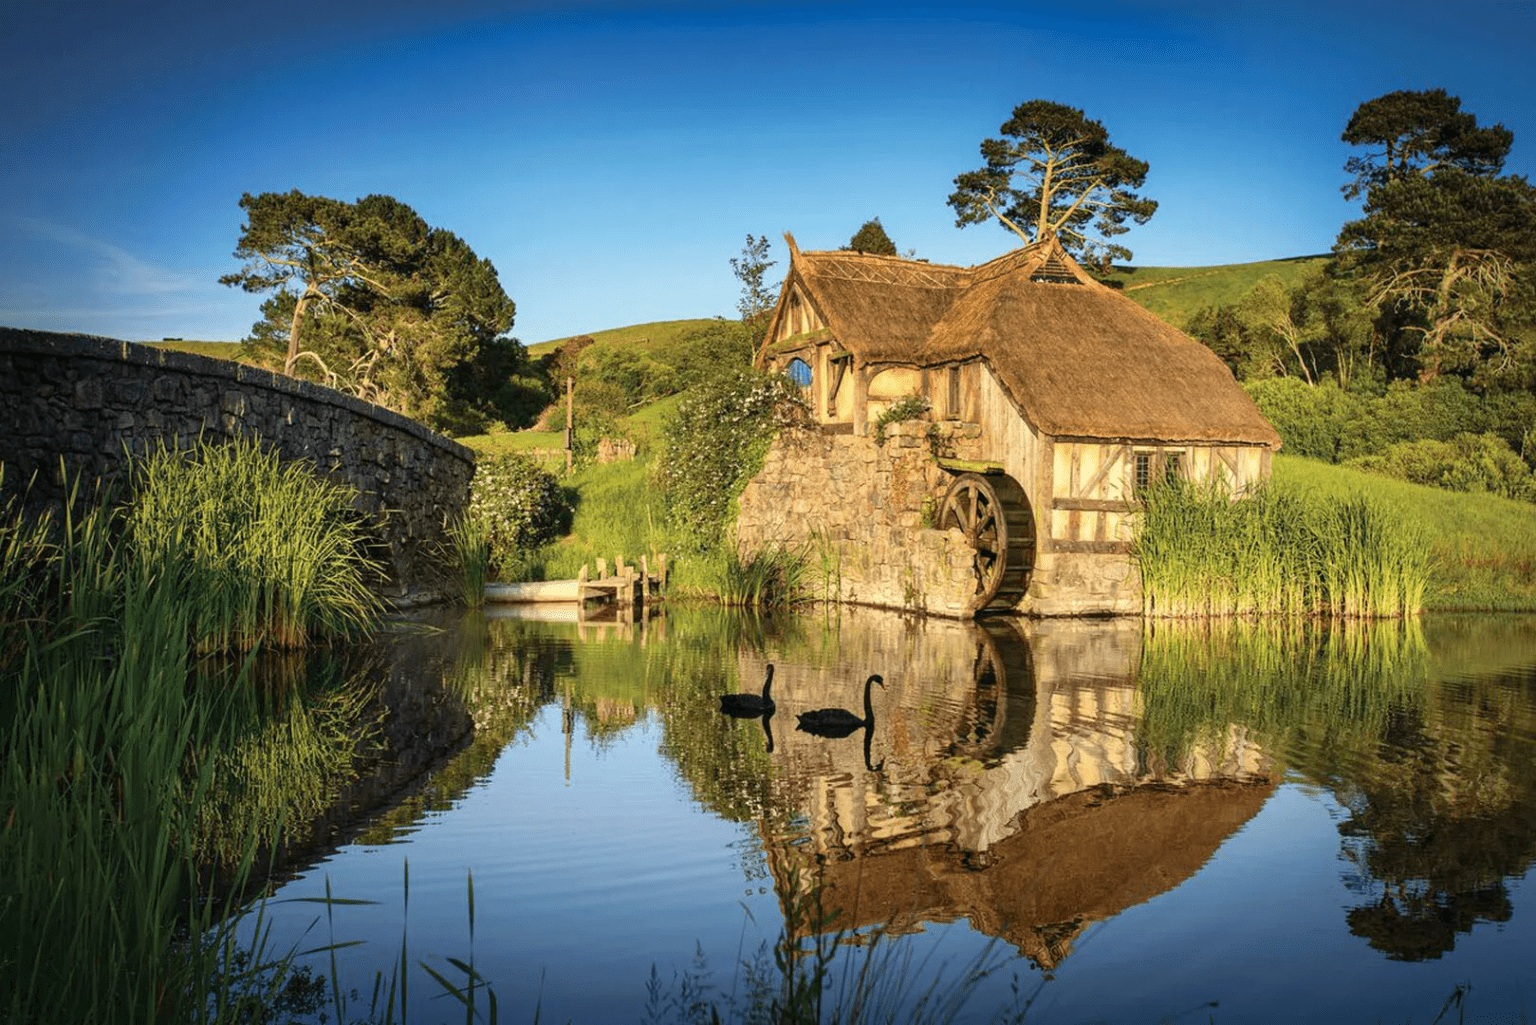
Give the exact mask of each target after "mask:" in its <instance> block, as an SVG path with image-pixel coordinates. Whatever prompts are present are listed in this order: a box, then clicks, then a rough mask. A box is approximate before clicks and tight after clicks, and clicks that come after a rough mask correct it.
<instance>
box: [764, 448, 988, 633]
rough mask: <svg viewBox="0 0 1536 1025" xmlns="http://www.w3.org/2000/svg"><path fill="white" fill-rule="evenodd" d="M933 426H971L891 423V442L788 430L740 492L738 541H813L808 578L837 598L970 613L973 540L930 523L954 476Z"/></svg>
mask: <svg viewBox="0 0 1536 1025" xmlns="http://www.w3.org/2000/svg"><path fill="white" fill-rule="evenodd" d="M933 427H937V428H938V429H939V431H940V432H941V433H945V434H946V435H947V433H948V432H950V431H958V432H963V430H964V428H963V426H962V425H958V424H957V425H950V424H938V425H934V424H929V423H927V422H926V421H908V422H904V423H897V424H890V425H888V426H887V427H886V433H887V438H886V440H885V443H884V444H883V445H882V444H876V442H875V439H874V438H868V437H859V436H856V435H852V434H826V433H822V432H820V431H818V430H815V429H806V430H799V431H786V432H784V433H783V434H781V435H780V437H779V438H778V439H777V440H776V441H775V442H774V444H773V447H772V448H771V449H769V451H768V455H767V458H766V459H765V460H764V462H763V469H762V472H761V473H759V474H758V475H757V476H756V477H754V478H753V479H752V482H751V483H750V484H748V485H747V488H746V490H745V491H744V492H743V493H742V495H741V499H740V508H741V513H740V516H739V517H738V519H737V524H736V538H737V543H738V544H739V545H740V546H741V547H742V548H743V549H745V550H749V551H750V550H754V549H757V548H760V547H762V546H763V545H766V544H772V543H776V542H778V543H790V544H799V543H808V544H809V551H808V557H809V562H810V565H809V568H808V573H809V577H810V583H811V585H812V588H813V590H816V591H817V592H818V593H819V594H820V595H821V596H822V597H824V598H825V599H827V600H829V601H842V602H851V603H854V604H860V605H875V606H880V607H884V608H892V609H901V610H904V611H912V612H922V613H929V614H932V615H939V616H949V617H957V618H958V617H963V616H967V615H968V614H969V607H970V600H971V597H972V596H973V594H974V593H975V589H976V577H975V573H974V571H973V569H972V553H971V549H970V548H969V547H967V546H966V544H965V540H964V537H963V535H962V534H961V533H960V531H958V530H935V529H932V528H930V527H925V526H924V521H925V517H926V519H928V520H930V521H931V520H932V518H933V516H934V515H935V514H936V513H937V508H936V505H937V499H938V498H940V497H942V496H943V494H944V491H945V489H946V488H947V487H948V486H949V480H950V475H949V474H948V473H946V472H945V471H944V470H942V469H940V468H939V466H938V464H937V463H936V462H935V461H934V458H933V454H932V452H931V451H930V447H929V445H930V442H929V436H928V435H929V429H930V428H933ZM925 506H926V508H925Z"/></svg>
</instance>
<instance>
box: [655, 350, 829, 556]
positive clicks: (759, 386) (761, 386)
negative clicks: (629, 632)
mask: <svg viewBox="0 0 1536 1025" xmlns="http://www.w3.org/2000/svg"><path fill="white" fill-rule="evenodd" d="M807 412H808V407H807V406H806V402H805V397H804V394H803V392H802V390H801V389H800V388H799V387H797V386H796V385H795V384H793V383H792V382H791V381H790V380H789V379H788V378H787V377H784V376H783V375H781V374H775V375H769V374H764V373H761V372H759V371H756V370H747V369H740V370H730V371H726V372H725V373H722V374H719V375H717V376H715V377H712V378H710V379H708V380H705V381H703V382H701V383H700V384H699V385H698V386H697V387H696V388H695V389H694V390H693V391H692V392H691V393H690V394H689V395H688V397H687V398H685V399H684V400H683V401H682V402H681V403H679V405H678V407H677V415H676V416H675V417H674V418H673V419H672V420H670V421H668V422H667V424H666V426H665V427H664V428H663V431H662V439H663V450H662V454H661V458H660V460H659V463H658V483H659V484H660V486H661V489H662V491H663V493H664V494H665V496H666V502H667V515H668V517H669V519H670V520H671V522H672V525H673V527H675V528H676V530H677V532H678V535H679V537H680V538H682V539H683V540H684V541H685V542H687V543H689V544H692V545H693V546H694V547H696V548H697V549H699V550H706V549H710V548H714V547H716V546H717V545H718V544H719V543H720V541H721V539H722V538H723V537H724V534H725V528H726V525H727V523H729V521H730V517H731V503H732V501H733V500H734V499H735V498H736V496H737V495H739V494H741V490H742V488H744V487H746V486H747V481H749V480H751V479H752V477H753V476H754V475H755V474H756V473H757V471H758V470H759V469H761V468H762V464H763V456H764V454H765V453H766V452H767V451H768V444H769V442H771V441H772V440H773V436H774V435H775V434H776V433H777V432H778V431H779V430H780V429H781V428H783V427H787V426H791V425H794V424H798V423H800V422H802V421H803V420H804V418H805V415H806V413H807Z"/></svg>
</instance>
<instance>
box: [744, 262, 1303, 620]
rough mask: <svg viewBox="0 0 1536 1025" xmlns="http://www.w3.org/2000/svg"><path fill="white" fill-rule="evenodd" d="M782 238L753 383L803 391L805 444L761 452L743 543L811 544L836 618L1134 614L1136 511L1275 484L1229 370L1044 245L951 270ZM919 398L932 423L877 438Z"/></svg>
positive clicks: (1260, 427)
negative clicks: (1176, 485) (777, 282)
mask: <svg viewBox="0 0 1536 1025" xmlns="http://www.w3.org/2000/svg"><path fill="white" fill-rule="evenodd" d="M785 238H786V240H787V241H788V242H789V246H790V266H789V270H788V273H787V275H786V277H785V281H784V285H783V288H782V292H781V294H780V297H779V302H778V305H777V307H776V309H775V311H774V314H773V318H772V321H771V323H770V326H769V328H768V333H767V337H766V340H765V342H764V344H763V348H762V351H761V355H760V357H759V365H760V366H763V367H765V368H769V369H777V370H782V371H785V372H787V373H788V374H789V375H790V376H791V377H792V378H793V379H794V380H796V381H798V382H799V383H800V384H801V385H802V387H803V388H804V389H805V397H806V399H807V401H808V404H809V406H810V411H811V417H810V419H811V421H812V426H811V428H810V429H809V430H807V431H803V432H790V434H787V435H786V436H784V437H781V438H780V440H779V441H778V442H776V443H775V446H774V449H773V450H772V451H771V452H770V453H769V456H768V459H767V461H766V463H765V466H764V469H763V472H762V473H761V474H759V476H758V477H757V478H755V479H754V480H753V482H752V483H751V484H750V485H749V486H748V488H747V491H746V493H744V494H743V496H742V499H741V517H740V520H739V522H738V538H739V541H740V542H741V543H742V545H743V546H744V547H753V546H757V545H761V544H765V543H774V542H783V543H796V544H805V545H809V546H810V547H811V548H812V549H814V554H813V563H814V564H815V565H814V566H813V569H819V571H820V572H821V573H822V575H823V577H824V578H825V580H824V583H825V586H826V589H827V591H828V596H829V597H837V598H840V599H842V600H846V601H859V602H867V603H870V604H876V605H887V606H895V607H912V608H920V609H922V610H924V611H929V612H937V613H940V614H946V615H961V616H964V615H974V614H977V613H983V612H1018V613H1025V614H1035V615H1091V614H1113V613H1134V612H1137V611H1139V609H1140V593H1139V587H1138V585H1137V580H1136V577H1135V573H1134V569H1133V567H1132V565H1131V560H1130V544H1129V541H1130V537H1131V529H1132V520H1133V517H1134V515H1135V512H1136V508H1137V506H1136V493H1137V490H1138V489H1139V488H1142V487H1145V486H1147V485H1148V484H1150V483H1151V482H1152V481H1154V480H1156V479H1158V478H1160V477H1163V476H1165V475H1177V476H1180V477H1184V478H1187V479H1190V480H1195V481H1220V482H1221V483H1222V486H1224V487H1226V488H1228V489H1230V490H1231V491H1232V493H1233V494H1234V495H1235V494H1238V493H1240V492H1241V491H1242V490H1243V489H1244V488H1247V487H1249V486H1251V485H1253V484H1256V483H1257V482H1259V481H1262V480H1264V479H1266V478H1267V477H1268V475H1269V470H1270V456H1271V453H1273V452H1274V451H1275V450H1276V449H1278V448H1279V447H1280V439H1279V436H1278V435H1277V434H1276V433H1275V430H1274V428H1273V427H1271V426H1270V424H1269V423H1268V421H1266V420H1265V419H1264V417H1263V416H1262V415H1261V414H1260V413H1259V411H1258V408H1257V407H1256V406H1255V405H1254V404H1253V401H1252V400H1251V399H1250V398H1249V397H1248V396H1247V394H1246V393H1245V392H1244V391H1243V390H1242V389H1241V388H1240V387H1239V386H1238V384H1237V382H1236V381H1235V380H1234V378H1233V377H1232V374H1231V372H1230V371H1229V370H1228V369H1227V367H1226V366H1225V365H1224V364H1223V363H1222V362H1221V360H1219V359H1218V358H1217V357H1216V356H1215V355H1214V354H1213V353H1212V352H1211V351H1210V350H1209V349H1207V348H1206V347H1205V346H1203V345H1201V344H1200V343H1198V342H1196V341H1195V340H1193V339H1191V338H1189V337H1188V336H1187V335H1185V334H1183V333H1182V332H1180V331H1179V330H1177V329H1176V328H1174V327H1172V326H1170V325H1168V324H1166V323H1164V322H1163V321H1162V320H1160V319H1158V318H1157V317H1156V316H1154V315H1153V314H1151V313H1149V312H1147V311H1146V310H1145V309H1143V308H1142V307H1141V306H1139V305H1138V304H1137V303H1136V302H1134V301H1133V300H1131V299H1129V298H1127V297H1126V296H1125V295H1124V294H1123V293H1121V292H1120V291H1118V290H1116V289H1113V288H1110V287H1108V286H1105V285H1103V284H1100V283H1099V282H1097V281H1095V280H1094V279H1093V278H1092V276H1090V275H1089V274H1087V273H1086V272H1085V271H1084V270H1083V269H1082V268H1081V267H1080V266H1079V265H1078V264H1077V263H1076V262H1075V261H1074V260H1073V259H1072V257H1071V256H1070V255H1069V254H1067V253H1066V252H1065V251H1064V250H1063V249H1062V247H1061V246H1060V244H1059V243H1058V242H1057V241H1056V240H1054V239H1047V240H1045V241H1043V242H1039V243H1036V244H1034V245H1031V246H1028V247H1025V248H1023V249H1018V250H1015V251H1013V252H1010V253H1008V254H1006V255H1004V256H1001V257H999V258H997V259H995V260H992V261H990V262H988V263H985V264H982V265H980V266H977V267H956V266H945V265H940V264H931V263H926V262H923V261H916V260H909V259H901V258H898V257H889V256H874V255H868V254H862V253H855V252H845V251H835V252H801V251H800V250H799V249H798V247H797V246H796V245H795V243H794V239H793V238H792V237H790V236H788V235H786V236H785ZM912 397H918V398H920V399H924V400H926V405H927V409H926V410H925V411H924V412H922V413H921V414H920V415H919V416H918V417H917V418H915V419H903V420H900V421H896V422H891V421H890V411H891V410H892V409H893V407H896V406H897V405H898V404H903V406H904V409H906V410H911V409H912V408H913V407H914V405H917V404H915V403H912V402H905V403H903V400H908V399H911V398H912Z"/></svg>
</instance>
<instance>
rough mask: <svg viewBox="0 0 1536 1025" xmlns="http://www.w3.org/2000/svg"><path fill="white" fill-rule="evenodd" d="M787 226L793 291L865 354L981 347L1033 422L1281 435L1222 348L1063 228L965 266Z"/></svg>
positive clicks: (1228, 436)
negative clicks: (1103, 273) (1069, 242)
mask: <svg viewBox="0 0 1536 1025" xmlns="http://www.w3.org/2000/svg"><path fill="white" fill-rule="evenodd" d="M785 238H786V239H787V240H788V241H789V244H790V254H791V255H790V270H789V274H788V275H787V276H786V278H785V282H784V296H787V295H789V294H790V290H791V289H792V288H793V287H795V285H796V283H798V284H799V286H800V288H801V290H802V291H803V292H804V294H805V295H806V297H807V298H808V299H809V301H810V303H811V305H812V306H813V307H814V308H815V309H816V311H817V313H818V314H819V315H820V317H821V319H822V321H823V322H825V323H826V324H827V325H828V327H830V328H831V331H832V333H833V335H834V337H835V338H836V340H837V341H838V342H839V343H840V344H841V345H842V346H843V347H845V348H846V349H847V350H848V351H850V352H852V353H853V354H854V356H855V357H856V358H857V359H858V360H859V361H860V362H861V363H874V364H880V363H886V364H894V365H906V366H916V367H922V366H935V365H940V364H945V363H954V362H959V361H962V360H968V359H973V358H977V357H980V358H982V359H985V360H986V361H987V362H988V363H989V364H991V366H992V368H993V370H994V371H995V372H996V374H997V376H998V378H999V379H1000V380H1001V381H1002V384H1003V386H1004V387H1005V388H1006V389H1007V390H1008V392H1009V393H1010V394H1011V395H1012V397H1013V400H1014V402H1015V403H1016V404H1017V405H1018V406H1019V407H1020V409H1021V411H1022V412H1023V414H1024V415H1025V416H1026V417H1027V418H1028V419H1029V420H1030V422H1031V423H1033V424H1034V425H1035V427H1036V428H1037V429H1039V430H1040V431H1042V432H1044V433H1046V434H1050V435H1053V436H1057V437H1063V436H1066V437H1088V438H1105V439H1113V438H1131V439H1143V438H1145V439H1157V440H1162V441H1227V442H1242V443H1248V444H1262V445H1268V446H1269V447H1271V448H1278V447H1279V446H1280V437H1279V435H1278V434H1276V433H1275V430H1274V428H1273V427H1271V426H1270V425H1269V422H1268V421H1267V420H1265V419H1264V417H1263V415H1261V414H1260V413H1259V410H1258V407H1256V406H1255V405H1254V404H1253V401H1252V400H1251V399H1250V398H1249V397H1248V396H1247V394H1246V393H1245V392H1244V391H1243V390H1242V389H1241V388H1240V387H1238V384H1237V382H1236V380H1234V379H1233V377H1232V373H1231V371H1229V370H1228V369H1227V367H1226V365H1225V364H1224V363H1222V362H1221V360H1220V359H1218V358H1217V357H1216V355H1215V354H1214V353H1212V352H1211V351H1210V350H1209V349H1207V348H1206V347H1205V346H1203V345H1201V344H1200V343H1199V342H1197V341H1195V340H1194V339H1192V338H1190V337H1189V336H1188V335H1185V334H1184V333H1183V332H1181V331H1179V330H1178V329H1176V328H1174V327H1172V326H1170V325H1168V324H1166V323H1164V322H1163V321H1162V320H1160V319H1158V318H1157V317H1156V316H1154V315H1153V314H1151V313H1149V312H1147V311H1146V310H1145V309H1143V308H1142V307H1141V306H1139V305H1137V304H1136V303H1135V302H1134V301H1132V300H1131V299H1128V298H1126V296H1124V295H1123V294H1121V293H1120V292H1118V291H1116V290H1115V289H1112V288H1108V287H1106V286H1104V285H1101V284H1099V283H1098V282H1096V281H1094V280H1093V279H1092V278H1091V277H1089V275H1088V274H1086V273H1085V272H1084V271H1083V270H1082V268H1081V267H1079V266H1078V265H1077V263H1076V262H1075V261H1074V260H1073V259H1072V258H1071V257H1070V256H1069V255H1067V253H1066V252H1065V251H1064V250H1062V248H1061V246H1060V244H1059V243H1058V242H1056V240H1054V239H1050V240H1047V241H1044V242H1040V243H1036V244H1034V245H1031V246H1028V247H1026V248H1023V249H1018V250H1015V251H1013V252H1011V253H1008V254H1006V255H1004V256H1001V257H998V258H997V259H995V260H992V261H990V262H988V263H984V264H981V265H980V266H978V267H951V266H945V265H942V264H931V263H921V262H918V261H913V260H904V259H901V258H899V257H892V256H873V255H869V254H865V253H855V252H842V251H837V252H804V253H802V252H800V251H799V249H798V248H796V246H795V244H794V239H793V238H791V237H789V236H788V235H786V236H785ZM784 296H781V297H780V301H779V308H778V311H777V312H776V313H775V316H774V324H773V325H772V326H771V327H770V329H769V331H770V333H769V337H770V338H773V337H777V330H778V321H779V319H780V318H782V317H783V316H784V314H785V299H784Z"/></svg>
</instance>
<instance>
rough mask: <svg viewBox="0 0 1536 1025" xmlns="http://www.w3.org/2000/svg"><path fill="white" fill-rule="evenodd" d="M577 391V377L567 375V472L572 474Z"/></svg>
mask: <svg viewBox="0 0 1536 1025" xmlns="http://www.w3.org/2000/svg"><path fill="white" fill-rule="evenodd" d="M575 392H576V379H575V378H574V377H572V376H571V375H569V374H567V375H566V377H565V473H566V476H570V473H571V468H572V467H573V466H574V464H575V458H576V427H575V424H576V409H575V406H574V405H573V403H574V396H575Z"/></svg>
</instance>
